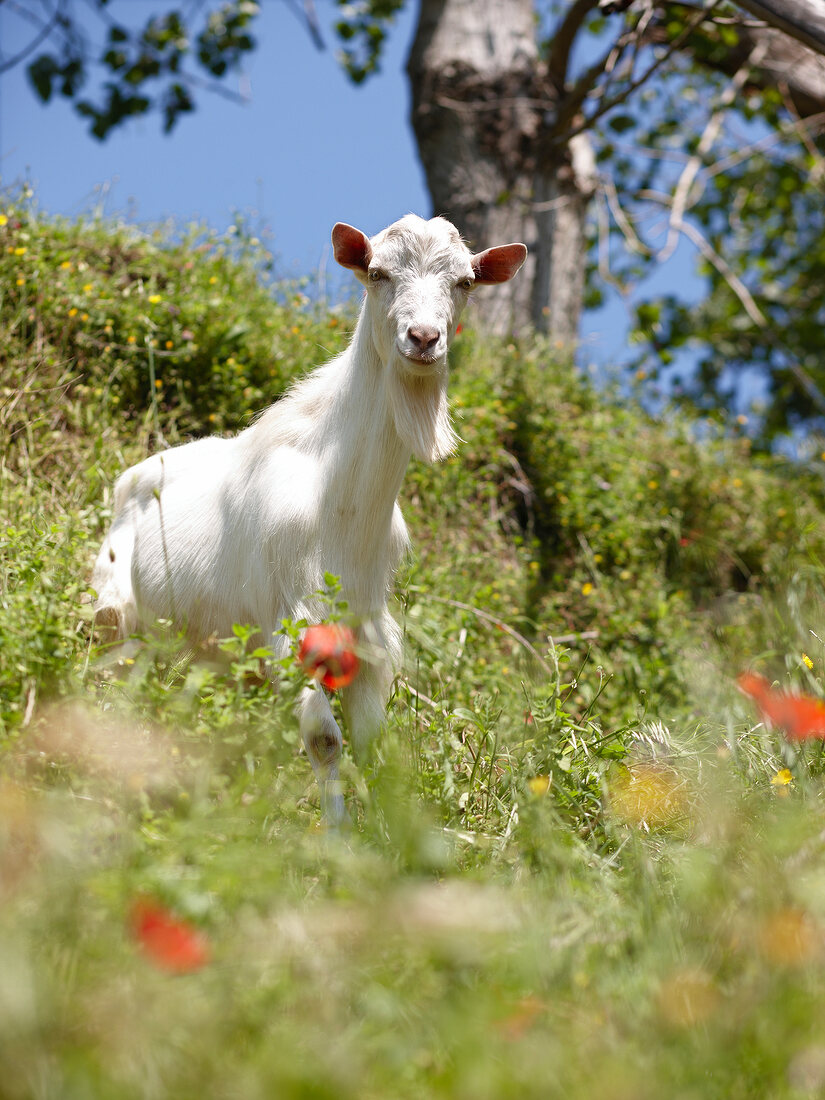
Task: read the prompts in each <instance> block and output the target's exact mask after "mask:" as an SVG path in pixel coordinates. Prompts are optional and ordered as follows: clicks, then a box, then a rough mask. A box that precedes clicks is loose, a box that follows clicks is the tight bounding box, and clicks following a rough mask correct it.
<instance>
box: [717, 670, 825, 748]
mask: <svg viewBox="0 0 825 1100" xmlns="http://www.w3.org/2000/svg"><path fill="white" fill-rule="evenodd" d="M737 683H738V684H739V688H740V690H741V691H743V692H744V693H745V694H746V695H749V696H750V697H751V698H752V699H754V700H755V701H756V705H757V706H758V707H759V710H760V711H761V713H762V719H763V721H765V722H769V723H770V724H771V725H772V726H776V727H777V728H778V729H781V730H784V731H785V736H786V737H787V738H788V740H789V741H804V740H806V739H807V738H810V737H819V738H825V703H823V702H822V700H820V699H815V698H814V697H813V696H812V695H794V694H792V693H791V692H789V691H781V690H780V689H778V688H774V687H771V684H770V682H769V681H768V680H766V679H765V677H764V676H759V675H758V674H757V673H756V672H743V673H742V675H741V676H740V677H739V679H738V680H737Z"/></svg>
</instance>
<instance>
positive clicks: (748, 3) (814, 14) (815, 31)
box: [735, 0, 825, 54]
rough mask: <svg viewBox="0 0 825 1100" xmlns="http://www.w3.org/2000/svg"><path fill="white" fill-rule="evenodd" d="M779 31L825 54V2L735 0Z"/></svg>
mask: <svg viewBox="0 0 825 1100" xmlns="http://www.w3.org/2000/svg"><path fill="white" fill-rule="evenodd" d="M735 3H736V4H737V5H738V6H739V7H740V8H744V9H745V11H749V12H750V13H751V15H756V16H758V17H759V18H760V19H764V20H765V22H766V23H768V24H770V26H772V27H776V28H777V30H780V31H783V32H784V33H785V34H788V35H790V36H791V38H795V39H796V40H797V42H801V43H802V44H803V45H804V46H807V47H808V48H809V49H811V50H814V51H815V52H816V53H821V54H825V0H790V2H789V0H735Z"/></svg>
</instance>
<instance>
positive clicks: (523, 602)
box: [0, 199, 825, 1100]
mask: <svg viewBox="0 0 825 1100" xmlns="http://www.w3.org/2000/svg"><path fill="white" fill-rule="evenodd" d="M266 272H267V257H266V255H265V253H264V252H263V250H262V249H261V248H260V246H259V245H257V244H256V243H255V242H254V241H253V240H250V239H248V238H246V237H245V236H244V234H243V233H237V234H230V235H227V236H226V237H218V236H215V235H213V234H209V233H206V232H204V231H201V230H193V231H192V232H191V233H190V234H188V235H185V236H184V237H183V238H182V239H180V240H177V241H174V240H172V239H171V238H169V237H166V236H164V235H163V234H157V235H154V236H145V235H142V234H139V233H137V232H136V231H135V230H133V229H127V228H123V227H117V226H112V225H106V224H82V225H81V224H73V223H64V222H60V221H56V220H52V219H42V218H39V217H37V216H36V214H35V213H34V212H33V211H32V210H31V208H29V207H28V206H27V205H26V204H25V202H23V201H22V200H17V199H12V200H9V201H7V203H6V204H5V205H4V206H3V207H2V210H1V211H0V329H1V330H2V339H0V542H1V543H2V554H1V555H0V759H2V773H0V774H2V778H0V1081H2V1082H3V1084H2V1089H0V1091H2V1093H3V1095H4V1096H9V1097H12V1098H18V1097H19V1098H24V1097H26V1098H27V1097H55V1098H60V1100H64V1098H66V1097H73V1096H78V1097H84V1098H85V1097H95V1098H96V1097H117V1098H118V1100H121V1098H127V1100H128V1098H130V1097H135V1098H137V1097H141V1098H143V1097H172V1096H174V1097H176V1098H178V1097H183V1098H185V1097H189V1096H196V1095H197V1096H199V1097H230V1096H231V1097H236V1096H243V1097H245V1098H246V1097H251V1098H254V1097H261V1098H262V1100H271V1098H272V1097H273V1096H276V1097H285V1098H292V1097H295V1098H298V1097H301V1098H304V1097H306V1098H308V1097H313V1098H322V1097H329V1098H331V1100H332V1098H335V1100H340V1098H346V1097H349V1096H352V1097H353V1098H355V1097H358V1098H359V1100H364V1098H372V1097H374V1098H376V1100H378V1098H382V1100H383V1098H386V1097H396V1096H397V1097H410V1098H413V1097H415V1098H420V1097H422V1096H425V1097H429V1096H433V1097H459V1098H463V1097H467V1098H468V1100H469V1098H470V1097H473V1098H474V1100H477V1098H485V1097H489V1098H490V1100H493V1098H499V1097H501V1096H508V1095H521V1096H527V1097H531V1096H535V1097H542V1098H545V1097H548V1096H549V1097H555V1096H558V1097H562V1096H563V1097H581V1098H590V1097H593V1096H599V1097H600V1098H605V1100H622V1098H629V1097H633V1098H647V1097H650V1098H651V1100H654V1098H657V1100H658V1098H661V1097H685V1098H688V1097H691V1098H693V1097H695V1098H700V1097H701V1098H702V1100H705V1098H708V1097H719V1098H731V1097H742V1098H745V1097H747V1098H749V1100H750V1098H752V1097H758V1096H765V1097H771V1098H781V1097H789V1098H791V1097H804V1096H814V1095H819V1094H820V1093H821V1092H822V1090H823V1089H825V1045H823V1042H822V1039H821V1036H820V1034H819V1032H820V1029H819V1026H818V1020H819V1018H820V1017H821V1016H822V1013H823V1011H825V993H823V989H825V982H823V977H825V972H824V969H823V968H824V965H825V955H823V948H825V937H824V936H823V930H825V877H824V876H823V871H822V865H823V860H822V856H823V846H825V841H824V840H823V838H825V805H824V804H823V786H822V773H823V764H822V752H821V747H820V743H819V742H815V743H814V744H813V745H811V744H806V745H803V746H802V747H800V746H798V745H791V744H789V743H788V742H786V741H785V740H784V739H783V737H782V735H781V734H780V733H779V732H776V731H771V730H770V729H767V728H766V727H765V726H763V725H761V724H759V723H758V715H757V714H756V713H755V711H754V710H753V709H752V707H751V706H750V704H749V703H748V702H747V701H746V700H745V699H744V698H743V697H742V696H741V695H739V693H738V692H737V691H736V689H735V678H736V675H737V673H738V672H740V671H741V670H743V669H744V668H746V667H753V668H755V669H757V670H759V671H761V672H763V673H765V674H767V675H768V676H769V677H775V678H776V679H777V680H779V681H780V683H781V684H782V685H783V686H785V687H788V688H795V689H797V690H802V691H805V692H808V693H809V694H812V695H816V696H820V695H822V694H823V665H824V664H825V647H823V644H822V642H821V641H820V638H821V637H822V636H823V635H822V618H823V598H822V592H823V565H822V562H823V557H825V545H823V544H825V534H824V533H823V532H825V524H823V518H825V500H824V499H823V488H822V472H823V471H822V470H821V469H806V470H802V469H799V468H797V467H794V466H792V465H790V464H788V463H786V462H783V461H781V460H778V459H768V458H765V457H758V458H756V457H753V456H751V455H750V453H749V448H748V444H747V440H746V439H745V438H744V437H738V438H737V437H734V436H728V437H725V436H724V435H723V434H722V433H721V432H720V431H718V429H716V428H714V426H713V425H709V424H707V423H705V422H702V423H693V422H690V421H688V420H685V419H682V418H676V417H673V418H671V419H669V420H668V421H667V422H666V423H661V422H657V421H654V420H652V419H650V418H649V417H647V416H645V415H644V414H643V413H642V412H641V411H640V410H639V409H638V408H637V407H636V406H635V404H634V403H633V402H632V401H629V400H627V399H624V398H622V397H620V396H619V395H618V394H610V393H608V394H605V393H597V392H595V391H594V390H593V388H592V387H591V386H590V385H589V384H588V383H587V382H586V381H585V380H583V379H582V378H581V377H579V376H578V375H577V374H576V373H575V372H574V371H573V370H572V369H571V367H570V365H569V364H568V363H566V362H564V361H561V360H560V359H559V357H558V354H557V353H556V352H555V351H554V349H552V348H550V347H548V346H546V345H545V344H543V343H542V342H541V341H538V340H525V341H521V342H518V343H513V344H508V345H500V346H490V345H489V344H487V343H485V342H483V341H482V340H481V339H480V338H479V337H478V336H477V335H475V334H474V332H473V331H472V326H471V322H470V323H469V324H468V326H467V328H466V330H465V331H464V332H463V333H462V334H461V336H460V337H459V339H458V341H457V343H456V346H455V349H454V354H453V357H452V365H453V380H452V386H451V392H452V398H453V407H454V415H455V419H456V422H457V426H458V429H459V432H460V435H461V437H462V440H463V443H462V446H461V448H460V451H459V453H458V454H457V455H456V456H455V457H453V458H452V459H451V460H449V461H448V462H446V463H444V464H442V465H440V466H438V467H436V468H428V467H425V466H422V465H415V464H414V465H413V466H412V467H411V469H410V471H409V474H408V477H407V480H406V482H405V487H404V494H403V500H402V503H403V506H404V511H405V514H406V516H407V519H408V522H409V524H410V528H411V533H412V537H413V544H414V555H413V557H412V559H411V560H410V561H409V562H408V563H407V565H406V566H405V568H404V570H403V573H402V576H400V577H399V584H398V607H397V612H398V615H399V618H400V621H401V622H402V624H403V627H404V632H405V638H406V657H405V662H406V663H405V668H404V670H403V674H402V675H401V677H400V678H399V680H398V683H397V688H396V691H395V694H394V698H393V701H392V705H391V708H390V713H389V716H388V722H387V729H386V732H385V735H384V737H383V739H382V741H381V744H380V746H379V747H378V750H377V752H376V759H375V762H374V765H373V766H372V767H371V768H369V769H368V770H367V772H366V773H365V774H360V773H359V772H358V771H357V770H356V769H355V768H354V767H353V766H352V765H351V764H350V763H346V764H345V769H344V773H345V779H346V784H347V799H348V805H349V807H350V809H351V812H352V818H353V822H352V826H351V827H350V828H349V829H348V830H346V831H345V832H344V834H343V835H340V836H338V835H328V834H325V833H324V832H323V830H321V829H320V828H319V812H318V804H317V803H318V799H317V793H316V790H315V787H314V784H313V782H312V780H311V772H310V768H309V765H308V764H307V761H306V759H305V758H304V757H303V755H302V754H301V753H300V752H299V748H298V736H297V728H296V725H295V723H294V720H293V719H292V716H291V708H292V703H293V700H294V698H295V693H296V691H297V690H298V688H299V687H300V673H299V671H298V669H297V667H295V666H293V665H291V664H290V666H289V667H288V668H287V669H286V671H285V676H284V682H283V684H282V686H281V689H280V691H279V692H278V693H277V694H274V693H273V692H272V691H271V689H270V688H269V687H268V686H267V685H266V684H262V683H261V681H260V678H259V677H257V676H256V675H254V674H255V673H256V672H257V671H258V669H259V662H258V660H257V659H256V658H254V657H253V656H251V655H250V654H249V653H248V651H247V649H246V647H245V644H244V633H245V632H244V631H243V630H242V629H240V628H239V629H238V631H236V634H235V635H234V636H233V638H231V639H227V640H226V641H225V642H224V643H223V648H224V650H225V652H226V656H227V658H228V659H227V661H226V662H225V663H224V664H223V665H218V664H216V663H214V662H212V661H210V660H208V659H204V660H194V661H192V660H184V659H183V658H182V657H181V653H180V650H179V647H178V646H177V645H176V644H175V640H174V639H171V640H170V641H169V642H168V643H167V644H163V645H161V644H160V643H153V644H151V645H148V644H147V645H144V646H143V647H141V648H139V649H137V650H136V651H135V652H134V653H131V654H129V655H124V654H123V653H122V652H118V651H117V650H110V649H107V648H106V647H105V646H101V645H99V644H98V643H97V641H96V639H95V638H94V637H93V636H92V634H91V625H90V620H91V613H90V603H89V600H90V598H91V592H90V589H89V587H88V578H89V573H90V567H91V563H92V560H93V558H94V555H95V553H96V550H97V547H98V546H99V543H100V539H101V537H102V533H103V531H104V529H105V526H106V524H107V521H108V519H109V517H110V509H111V486H112V483H113V481H114V478H115V477H116V475H117V473H118V472H119V471H120V470H121V469H122V468H123V467H124V466H125V465H127V464H128V463H130V462H133V461H135V460H137V459H138V458H140V457H142V456H144V455H146V454H147V453H148V452H149V451H151V450H154V449H157V448H158V447H160V446H163V445H166V444H174V443H176V442H179V441H181V440H183V439H186V438H190V437H191V436H192V435H194V434H201V433H204V432H208V431H225V430H227V431H228V430H234V429H236V428H238V427H240V426H242V425H243V424H245V423H247V422H248V419H249V417H250V416H251V415H252V414H253V413H254V412H255V411H256V410H257V409H259V408H261V407H262V406H264V405H265V404H266V403H268V402H269V401H271V400H274V399H275V398H276V397H277V396H278V394H279V393H280V392H282V391H283V388H284V387H285V386H286V385H287V384H288V382H289V380H290V379H292V378H294V377H297V376H300V374H302V373H303V372H304V371H306V370H307V369H309V368H310V367H312V366H314V365H316V364H317V363H319V362H321V361H323V360H324V359H326V358H328V357H329V356H330V355H331V354H333V353H334V352H335V351H336V350H338V349H339V348H340V347H341V346H343V343H344V341H345V339H346V332H347V330H348V327H349V326H350V324H351V321H352V311H351V309H349V308H347V309H344V310H343V311H337V310H331V311H328V310H326V309H323V310H321V309H318V308H316V307H314V306H312V305H311V303H310V302H309V301H308V300H307V299H306V298H304V297H303V296H302V294H301V293H300V292H299V291H298V290H296V289H294V288H293V289H284V288H279V289H278V290H277V293H273V292H271V291H270V290H267V289H265V288H264V284H265V282H266ZM699 440H701V442H699ZM814 632H815V633H814ZM146 899H152V903H153V904H157V905H159V906H163V907H165V908H166V909H167V910H168V911H169V912H170V913H172V914H174V915H175V919H180V920H184V921H187V922H188V923H189V925H191V927H192V928H194V929H197V931H198V934H199V935H201V936H203V937H205V942H206V943H207V944H208V947H207V948H206V949H205V950H206V951H207V953H208V961H206V962H205V963H204V965H202V966H197V967H194V966H193V968H192V970H191V972H188V973H178V974H176V973H171V972H169V970H168V967H167V968H164V965H163V963H162V960H161V961H160V964H159V960H158V956H157V953H155V954H153V953H152V950H151V947H147V942H146V937H145V935H144V934H143V933H141V932H139V931H136V930H135V928H136V926H135V920H136V917H135V911H136V906H138V907H139V906H140V905H141V904H144V905H145V904H148V902H147V900H146ZM176 934H177V933H175V935H176ZM186 934H187V935H188V933H186ZM180 935H184V933H180ZM173 938H174V935H173ZM198 942H200V941H198Z"/></svg>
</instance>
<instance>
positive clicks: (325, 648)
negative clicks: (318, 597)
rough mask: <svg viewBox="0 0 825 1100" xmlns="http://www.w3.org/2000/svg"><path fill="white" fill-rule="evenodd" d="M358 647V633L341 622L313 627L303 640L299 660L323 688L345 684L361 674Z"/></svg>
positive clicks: (339, 686)
mask: <svg viewBox="0 0 825 1100" xmlns="http://www.w3.org/2000/svg"><path fill="white" fill-rule="evenodd" d="M355 646H356V640H355V635H354V634H353V632H352V631H351V630H350V628H349V627H348V626H344V625H343V624H342V623H321V624H320V625H319V626H310V627H308V628H307V631H306V633H305V634H304V636H303V638H302V639H301V645H300V648H299V650H298V663H299V664H300V665H301V667H302V668H303V670H304V672H306V674H307V676H311V677H312V678H313V679H314V680H320V682H321V683H322V684H323V685H324V687H326V688H331V689H335V688H341V687H346V686H347V684H351V683H352V681H353V680H354V679H355V677H356V676H357V675H358V669H359V668H360V664H361V662H360V661H359V660H358V654H357V653H356V652H355Z"/></svg>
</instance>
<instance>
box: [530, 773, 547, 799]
mask: <svg viewBox="0 0 825 1100" xmlns="http://www.w3.org/2000/svg"><path fill="white" fill-rule="evenodd" d="M527 786H528V788H529V789H530V794H536V795H539V794H547V792H548V791H549V790H550V776H549V775H534V776H533V778H532V779H528V780H527Z"/></svg>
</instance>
